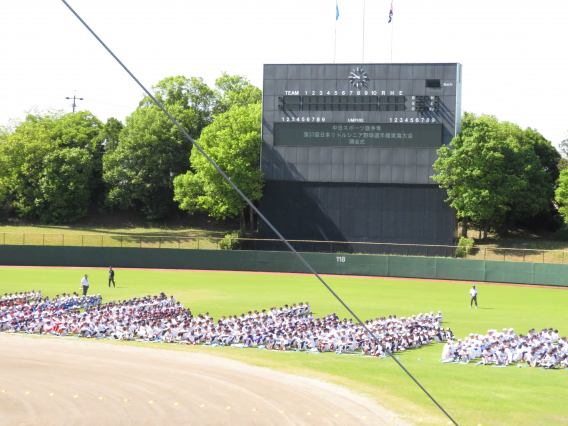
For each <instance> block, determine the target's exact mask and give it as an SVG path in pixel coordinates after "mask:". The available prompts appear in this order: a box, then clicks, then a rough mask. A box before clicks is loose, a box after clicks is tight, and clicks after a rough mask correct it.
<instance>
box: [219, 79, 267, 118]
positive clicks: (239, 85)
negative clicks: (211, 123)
mask: <svg viewBox="0 0 568 426" xmlns="http://www.w3.org/2000/svg"><path fill="white" fill-rule="evenodd" d="M215 87H216V97H217V103H216V105H215V115H217V114H221V113H223V112H226V111H228V110H229V109H230V108H231V107H233V106H245V105H252V104H258V103H261V102H262V91H261V90H260V89H259V88H258V87H256V86H253V85H252V84H251V83H250V81H249V80H248V79H247V78H246V77H244V76H242V75H233V76H231V75H229V74H227V73H226V72H224V73H223V75H222V76H221V77H219V78H218V79H217V80H215Z"/></svg>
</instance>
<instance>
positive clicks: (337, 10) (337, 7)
mask: <svg viewBox="0 0 568 426" xmlns="http://www.w3.org/2000/svg"><path fill="white" fill-rule="evenodd" d="M338 19H339V6H338V5H337V0H336V1H335V20H336V21H337V20H338Z"/></svg>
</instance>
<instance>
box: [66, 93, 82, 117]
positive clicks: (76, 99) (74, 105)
mask: <svg viewBox="0 0 568 426" xmlns="http://www.w3.org/2000/svg"><path fill="white" fill-rule="evenodd" d="M65 99H73V113H75V107H76V106H77V104H76V101H82V100H83V98H78V97H77V96H76V94H75V95H73V97H72V98H65Z"/></svg>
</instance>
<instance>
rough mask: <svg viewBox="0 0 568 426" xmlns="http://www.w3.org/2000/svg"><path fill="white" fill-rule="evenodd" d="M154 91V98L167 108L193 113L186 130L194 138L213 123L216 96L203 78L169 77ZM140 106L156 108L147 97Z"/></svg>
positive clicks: (157, 85)
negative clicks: (179, 108) (176, 108)
mask: <svg viewBox="0 0 568 426" xmlns="http://www.w3.org/2000/svg"><path fill="white" fill-rule="evenodd" d="M152 89H153V90H154V97H155V98H156V99H157V100H158V101H159V102H160V103H161V104H162V105H164V106H165V107H171V106H176V107H181V108H182V109H183V110H190V111H191V112H190V113H189V115H188V116H187V117H188V118H191V123H189V122H188V123H187V124H188V127H187V128H186V129H185V130H186V131H187V132H188V133H189V135H190V136H191V137H192V138H194V139H196V138H198V137H199V135H200V134H201V131H202V130H203V128H205V127H206V126H208V125H209V124H211V123H212V122H213V108H214V106H215V104H216V102H217V100H216V95H215V92H214V91H213V89H211V88H210V87H209V86H208V85H207V84H206V83H205V82H204V81H203V79H202V78H201V77H191V78H187V77H184V76H175V77H167V78H164V79H163V80H161V81H160V82H158V84H156V85H155V86H153V87H152ZM140 106H146V107H148V106H154V102H153V101H152V100H151V99H150V98H149V97H148V96H146V97H145V98H144V99H143V100H142V101H141V102H140Z"/></svg>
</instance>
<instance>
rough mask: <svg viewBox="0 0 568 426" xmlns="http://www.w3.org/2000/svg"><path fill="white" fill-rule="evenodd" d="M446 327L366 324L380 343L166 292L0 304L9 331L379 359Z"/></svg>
mask: <svg viewBox="0 0 568 426" xmlns="http://www.w3.org/2000/svg"><path fill="white" fill-rule="evenodd" d="M441 323H442V313H441V312H440V311H439V312H438V314H437V315H435V314H434V312H430V313H427V314H418V315H412V316H411V317H408V318H406V317H401V318H400V319H399V318H397V316H396V315H389V316H388V317H380V318H375V319H374V320H368V321H365V325H366V327H367V329H368V330H369V331H370V333H372V334H373V335H374V336H375V337H376V339H375V338H373V336H372V335H371V334H370V333H369V332H368V331H367V330H365V328H364V327H362V326H361V325H360V324H358V323H355V322H353V320H351V319H350V320H347V319H346V318H345V319H343V320H341V319H340V318H339V317H338V316H337V315H336V314H335V313H334V314H329V315H327V316H324V317H321V318H314V316H313V314H312V311H311V306H310V304H309V303H305V304H304V303H299V304H295V303H294V304H292V305H290V306H289V305H284V307H281V308H277V307H273V308H271V309H270V310H268V311H267V310H266V309H263V310H261V311H258V310H255V311H248V312H247V313H246V314H244V313H243V314H241V315H240V316H238V315H229V316H223V317H222V318H220V319H219V320H217V321H215V320H214V319H213V318H212V317H211V316H210V315H209V313H208V312H207V313H205V314H204V315H202V314H199V315H197V316H193V315H192V313H191V311H190V309H188V308H185V307H184V306H183V305H182V304H181V303H180V302H177V301H176V300H175V298H174V297H173V296H169V297H168V296H166V295H165V294H164V293H161V294H160V295H159V296H158V295H154V296H145V297H143V298H133V299H131V300H128V301H127V300H122V301H112V302H107V303H104V304H103V303H102V302H101V298H100V295H98V296H87V297H82V296H78V295H77V294H73V295H70V294H63V295H62V296H61V297H59V296H58V295H57V296H55V297H54V298H53V299H49V298H48V297H46V298H44V299H39V300H38V299H34V300H30V301H26V302H23V303H17V304H14V303H12V299H10V300H3V301H2V302H0V330H3V331H6V332H24V333H39V334H50V335H53V336H77V337H82V338H98V339H101V338H108V339H111V340H114V339H116V340H138V341H145V342H159V343H179V344H192V345H196V344H203V345H211V346H217V345H219V346H238V347H243V348H247V347H258V348H260V349H267V350H277V351H289V350H294V351H310V352H335V353H337V354H347V353H357V354H360V355H363V356H375V357H385V356H387V354H388V353H393V352H399V351H405V350H408V349H413V348H418V347H420V346H424V345H429V344H430V343H432V342H443V341H445V340H446V339H448V338H450V339H451V338H452V337H453V334H452V332H451V330H450V329H449V328H447V329H445V330H444V328H443V327H441Z"/></svg>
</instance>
